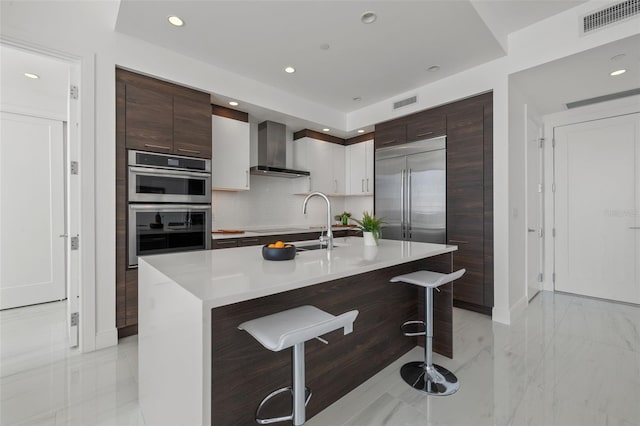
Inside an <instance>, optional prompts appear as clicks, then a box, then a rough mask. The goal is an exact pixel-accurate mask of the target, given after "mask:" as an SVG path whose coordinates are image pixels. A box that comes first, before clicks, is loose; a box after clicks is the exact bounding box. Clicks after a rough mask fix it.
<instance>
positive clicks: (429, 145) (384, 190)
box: [375, 136, 447, 244]
mask: <svg viewBox="0 0 640 426" xmlns="http://www.w3.org/2000/svg"><path fill="white" fill-rule="evenodd" d="M375 163H376V164H375V175H376V181H375V182H376V185H375V214H376V216H377V217H382V218H384V221H385V224H384V227H383V229H382V238H388V239H392V240H406V241H419V242H428V243H441V244H445V242H446V233H447V212H446V208H447V207H446V206H447V197H446V182H447V171H446V137H445V136H441V137H437V138H433V139H426V140H422V141H416V142H410V143H406V144H403V145H396V146H392V147H388V148H381V149H378V150H376V152H375Z"/></svg>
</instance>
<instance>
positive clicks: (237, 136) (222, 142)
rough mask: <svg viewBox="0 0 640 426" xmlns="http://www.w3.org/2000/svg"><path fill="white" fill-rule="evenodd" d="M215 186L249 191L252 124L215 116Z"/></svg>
mask: <svg viewBox="0 0 640 426" xmlns="http://www.w3.org/2000/svg"><path fill="white" fill-rule="evenodd" d="M211 117H212V126H213V128H212V130H213V132H212V149H213V153H212V158H211V186H212V188H213V189H221V190H227V191H248V190H249V189H250V188H249V167H250V156H249V155H250V154H249V144H250V137H249V123H247V122H244V121H239V120H234V119H231V118H226V117H220V116H217V115H212V116H211Z"/></svg>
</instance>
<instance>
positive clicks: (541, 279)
mask: <svg viewBox="0 0 640 426" xmlns="http://www.w3.org/2000/svg"><path fill="white" fill-rule="evenodd" d="M542 281H544V274H543V273H542V272H540V273H539V274H538V282H539V283H541V282H542Z"/></svg>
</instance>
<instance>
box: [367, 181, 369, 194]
mask: <svg viewBox="0 0 640 426" xmlns="http://www.w3.org/2000/svg"><path fill="white" fill-rule="evenodd" d="M367 192H369V178H367Z"/></svg>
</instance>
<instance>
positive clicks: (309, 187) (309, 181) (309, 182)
mask: <svg viewBox="0 0 640 426" xmlns="http://www.w3.org/2000/svg"><path fill="white" fill-rule="evenodd" d="M309 192H311V176H309Z"/></svg>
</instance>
